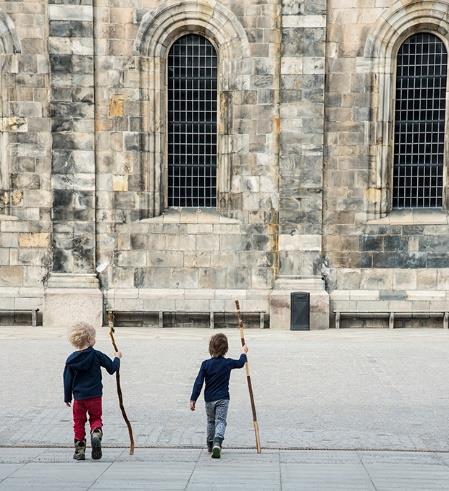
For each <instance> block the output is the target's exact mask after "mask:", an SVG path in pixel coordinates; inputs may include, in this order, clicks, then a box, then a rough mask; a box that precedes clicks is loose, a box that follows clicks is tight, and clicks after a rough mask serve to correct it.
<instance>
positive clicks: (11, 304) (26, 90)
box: [0, 0, 52, 309]
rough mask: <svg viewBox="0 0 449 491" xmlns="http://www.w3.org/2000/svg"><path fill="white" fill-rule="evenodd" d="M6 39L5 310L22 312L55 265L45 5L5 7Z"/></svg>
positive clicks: (0, 211) (1, 160)
mask: <svg viewBox="0 0 449 491" xmlns="http://www.w3.org/2000/svg"><path fill="white" fill-rule="evenodd" d="M0 37H1V43H0V44H1V47H0V66H1V72H0V84H1V85H0V91H1V97H2V102H1V125H0V146H1V149H0V194H1V196H0V308H4V309H13V308H15V309H20V308H25V307H29V306H33V307H36V306H40V305H41V304H42V296H43V280H45V278H46V277H47V275H48V272H49V271H50V269H51V261H52V257H51V232H52V227H51V207H52V193H51V184H50V174H51V172H50V168H51V120H50V114H49V102H48V90H49V64H48V55H47V42H46V40H47V2H45V1H38V0H37V1H31V2H28V1H27V2H22V1H17V2H1V3H0Z"/></svg>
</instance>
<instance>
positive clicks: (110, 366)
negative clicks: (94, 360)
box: [97, 351, 122, 375]
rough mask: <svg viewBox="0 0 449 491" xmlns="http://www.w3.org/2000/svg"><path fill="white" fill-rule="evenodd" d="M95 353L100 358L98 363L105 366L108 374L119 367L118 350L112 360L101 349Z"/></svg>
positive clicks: (119, 356)
mask: <svg viewBox="0 0 449 491" xmlns="http://www.w3.org/2000/svg"><path fill="white" fill-rule="evenodd" d="M97 355H98V356H99V359H100V365H101V366H102V367H104V368H106V371H107V372H108V373H109V375H113V374H114V373H115V372H116V371H117V370H118V369H119V368H120V358H121V357H122V354H121V353H120V352H117V353H115V358H114V359H113V360H111V359H110V358H109V356H107V355H105V354H104V353H102V352H101V351H97Z"/></svg>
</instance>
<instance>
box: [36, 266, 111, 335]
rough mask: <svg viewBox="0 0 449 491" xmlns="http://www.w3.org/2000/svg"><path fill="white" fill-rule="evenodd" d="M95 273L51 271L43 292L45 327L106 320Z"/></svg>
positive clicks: (100, 324) (97, 322)
mask: <svg viewBox="0 0 449 491" xmlns="http://www.w3.org/2000/svg"><path fill="white" fill-rule="evenodd" d="M98 285H99V283H98V279H97V278H96V276H95V275H71V274H56V275H52V276H51V277H50V278H49V281H48V287H47V288H46V290H45V293H44V312H43V326H44V327H70V326H71V325H73V324H75V323H76V322H81V321H82V322H88V323H89V324H92V325H93V326H94V327H95V328H98V327H101V326H102V323H103V296H102V293H101V291H100V289H99V286H98Z"/></svg>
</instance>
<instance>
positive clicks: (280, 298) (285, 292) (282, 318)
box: [270, 277, 329, 330]
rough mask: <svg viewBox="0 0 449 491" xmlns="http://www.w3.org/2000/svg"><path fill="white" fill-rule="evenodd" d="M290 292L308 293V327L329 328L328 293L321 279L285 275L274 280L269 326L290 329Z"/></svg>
mask: <svg viewBox="0 0 449 491" xmlns="http://www.w3.org/2000/svg"><path fill="white" fill-rule="evenodd" d="M292 292H308V293H310V329H311V330H316V329H328V328H329V294H328V293H327V292H326V290H325V289H324V283H323V281H322V280H321V279H315V278H311V279H310V278H306V279H304V278H294V277H286V278H279V279H278V280H276V283H275V289H274V290H273V291H272V292H271V297H270V328H271V329H290V323H291V305H290V296H291V293H292Z"/></svg>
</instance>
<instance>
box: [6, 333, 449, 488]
mask: <svg viewBox="0 0 449 491" xmlns="http://www.w3.org/2000/svg"><path fill="white" fill-rule="evenodd" d="M210 334H211V331H209V330H207V329H164V330H160V329H145V328H118V329H117V341H118V343H119V347H120V348H121V349H122V351H123V352H124V358H123V364H122V370H121V374H122V385H123V391H124V396H125V404H126V408H127V411H128V414H129V416H130V419H131V420H132V422H133V426H134V431H135V434H136V441H137V445H138V446H140V447H144V446H153V445H154V446H162V447H163V446H166V447H167V446H168V447H170V446H176V447H182V446H191V447H199V446H202V445H203V443H204V440H205V413H204V407H203V404H198V410H197V411H196V412H195V413H192V412H190V411H189V409H188V400H189V396H190V391H191V387H192V383H193V380H194V378H195V376H196V373H197V370H198V367H199V365H200V362H201V360H202V359H204V358H205V357H206V356H207V345H208V338H209V336H210ZM227 334H228V336H229V339H230V355H231V356H237V355H238V353H239V352H240V349H239V337H238V331H237V330H229V331H227ZM247 340H248V345H249V347H250V352H249V357H250V358H249V359H250V363H251V371H252V375H253V385H254V393H255V396H256V404H257V409H258V416H259V421H260V427H261V437H262V444H263V446H264V447H265V448H269V447H271V448H295V447H296V448H314V449H333V450H336V449H375V450H380V449H390V450H399V449H400V450H435V451H448V450H449V417H448V416H449V391H448V385H449V380H448V365H449V332H447V331H444V330H442V329H441V330H437V329H435V330H412V329H397V330H349V329H348V330H340V331H335V330H328V331H321V332H288V331H287V332H280V331H272V330H258V329H254V330H248V331H247ZM0 346H1V348H2V352H3V356H1V357H0V373H1V374H2V382H1V384H0V401H1V402H0V421H1V422H2V424H1V425H0V446H3V447H4V446H19V445H22V446H32V445H43V446H52V445H70V444H71V441H72V433H71V412H70V409H67V408H66V407H65V406H64V404H63V392H62V370H63V366H64V361H65V358H66V356H67V354H68V353H69V352H70V350H71V349H70V346H69V344H68V342H67V341H66V338H65V330H64V329H62V328H61V329H60V330H57V329H52V330H50V329H43V328H35V329H32V328H17V327H14V328H7V327H4V328H0ZM96 347H97V348H98V349H101V350H104V351H106V352H107V353H110V352H111V348H110V341H109V340H108V338H107V330H106V329H104V330H102V331H101V332H100V333H99V335H98V344H97V346H96ZM104 382H105V412H104V421H105V428H104V430H105V440H104V441H105V444H106V445H111V446H126V444H127V438H128V435H127V430H126V427H125V425H124V423H123V421H122V418H121V415H120V412H119V409H118V405H117V400H116V392H115V385H114V378H113V377H110V376H108V375H107V374H106V375H104ZM231 398H232V400H231V406H230V413H229V420H228V423H229V424H228V431H227V435H226V437H227V438H226V441H225V443H226V446H227V447H228V448H230V447H233V448H238V447H243V448H245V447H250V446H252V445H253V444H254V434H253V430H252V423H251V411H250V404H249V399H248V393H247V387H246V381H245V376H244V371H235V372H234V373H233V375H232V384H231ZM3 451H4V449H2V448H0V453H2V452H3ZM186 452H187V451H186ZM167 455H171V454H170V453H169V454H167ZM183 455H184V454H183ZM185 455H198V452H197V451H196V450H192V453H191V454H190V453H188V452H187V453H186V454H185ZM232 455H238V454H232ZM266 455H267V457H263V458H264V459H265V458H266V459H268V458H270V457H269V456H270V455H275V456H276V458H277V455H278V454H276V453H274V454H268V453H267V454H266ZM285 455H302V454H285ZM313 455H315V454H313ZM338 455H340V454H338ZM235 458H237V457H235ZM272 458H273V459H274V458H275V457H272ZM285 458H287V457H285ZM33 465H35V464H33ZM36 465H37V464H36ZM101 465H102V466H104V464H101ZM120 465H121V464H117V466H118V468H120ZM136 465H137V464H136ZM189 465H190V464H189ZM273 465H274V464H273ZM276 465H277V466H278V463H276ZM187 467H188V468H189V469H190V467H189V466H187ZM26 468H27V467H25V468H24V470H23V471H17V472H19V474H20V472H25V471H26ZM95 469H100V467H95ZM113 469H114V466H113V467H111V469H109V470H108V471H107V472H113ZM277 469H278V467H277ZM184 471H185V472H188V471H187V470H184ZM184 471H183V472H184ZM92 472H93V474H95V473H96V472H97V470H95V471H94V470H93V471H92ZM180 472H181V471H180ZM190 472H191V470H190ZM204 472H206V473H207V472H209V471H206V470H205V471H204ZM276 472H278V471H276ZM292 472H293V471H292ZM181 474H182V472H181ZM106 475H107V474H106ZM182 475H183V476H184V474H182ZM286 475H287V476H288V472H287V471H286ZM276 476H277V478H278V477H279V476H278V474H276ZM180 479H181V478H180ZM182 479H184V477H182ZM182 479H181V480H182Z"/></svg>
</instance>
